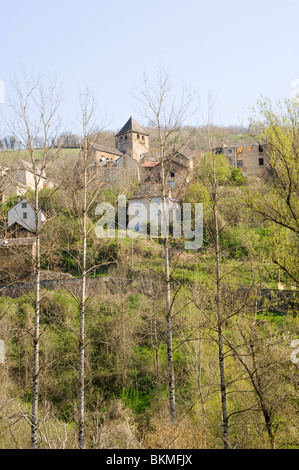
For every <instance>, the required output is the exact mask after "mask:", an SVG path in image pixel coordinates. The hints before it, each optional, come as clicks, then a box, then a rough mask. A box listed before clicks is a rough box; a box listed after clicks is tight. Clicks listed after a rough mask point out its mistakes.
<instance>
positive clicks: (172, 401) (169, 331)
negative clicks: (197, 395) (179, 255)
mask: <svg viewBox="0 0 299 470" xmlns="http://www.w3.org/2000/svg"><path fill="white" fill-rule="evenodd" d="M164 261H165V279H166V325H167V326H166V342H167V358H168V388H169V410H170V420H171V422H172V424H175V423H176V408H175V376H174V364H173V347H172V317H171V295H170V269H169V244H168V238H165V242H164Z"/></svg>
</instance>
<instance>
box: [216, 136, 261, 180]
mask: <svg viewBox="0 0 299 470" xmlns="http://www.w3.org/2000/svg"><path fill="white" fill-rule="evenodd" d="M267 150H269V147H268V146H267V145H266V144H265V145H259V144H251V145H234V146H231V147H227V146H225V145H224V146H223V147H219V148H216V149H215V152H216V153H217V154H219V153H223V154H224V155H225V156H226V158H227V160H228V163H229V164H230V165H231V166H234V167H236V168H240V170H241V171H242V172H243V173H244V175H245V176H259V177H264V176H266V175H267V169H268V168H269V164H268V159H267Z"/></svg>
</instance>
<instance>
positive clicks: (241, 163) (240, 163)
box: [237, 160, 243, 168]
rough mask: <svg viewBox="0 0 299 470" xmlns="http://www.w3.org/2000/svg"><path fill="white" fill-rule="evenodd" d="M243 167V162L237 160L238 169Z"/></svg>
mask: <svg viewBox="0 0 299 470" xmlns="http://www.w3.org/2000/svg"><path fill="white" fill-rule="evenodd" d="M242 166H243V160H237V167H238V168H240V167H242Z"/></svg>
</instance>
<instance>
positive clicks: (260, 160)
mask: <svg viewBox="0 0 299 470" xmlns="http://www.w3.org/2000/svg"><path fill="white" fill-rule="evenodd" d="M263 164H264V159H263V158H259V166H263Z"/></svg>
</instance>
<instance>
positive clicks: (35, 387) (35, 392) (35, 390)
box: [31, 176, 40, 449]
mask: <svg viewBox="0 0 299 470" xmlns="http://www.w3.org/2000/svg"><path fill="white" fill-rule="evenodd" d="M35 178H36V176H35ZM34 210H35V315H34V336H33V377H32V418H31V448H32V449H37V433H38V396H39V319H40V235H39V220H38V212H39V198H38V185H37V183H36V182H35V208H34Z"/></svg>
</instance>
